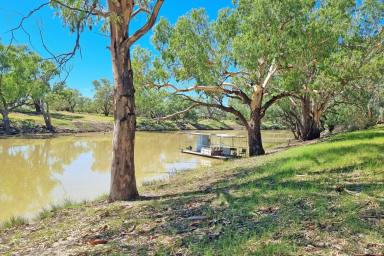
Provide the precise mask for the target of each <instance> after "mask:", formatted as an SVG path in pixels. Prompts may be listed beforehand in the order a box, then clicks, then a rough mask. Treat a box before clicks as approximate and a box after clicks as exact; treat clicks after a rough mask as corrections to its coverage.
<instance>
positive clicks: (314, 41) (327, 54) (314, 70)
mask: <svg viewBox="0 0 384 256" xmlns="http://www.w3.org/2000/svg"><path fill="white" fill-rule="evenodd" d="M382 13H383V1H381V0H377V1H376V0H374V1H363V3H362V5H360V6H357V5H356V3H355V1H350V0H337V1H335V0H327V1H319V5H318V6H317V7H316V8H314V9H313V11H312V12H311V15H310V16H309V18H308V22H307V24H306V26H305V30H303V33H304V35H305V38H306V39H305V40H304V41H303V42H302V43H300V44H299V45H300V46H301V48H300V52H301V54H300V55H298V58H296V60H295V63H294V65H296V66H298V67H301V68H300V69H299V73H298V74H299V75H298V76H297V79H296V83H297V85H298V89H297V91H296V93H295V95H294V97H291V98H290V101H289V104H286V103H284V104H283V105H282V106H283V111H284V114H283V116H284V118H285V120H287V122H288V123H290V124H291V127H292V129H293V130H294V133H295V136H296V137H298V138H299V139H302V140H311V139H316V138H319V137H320V132H321V130H322V126H323V125H322V119H323V117H324V114H325V113H326V112H327V111H328V109H330V108H332V107H333V106H334V105H335V104H338V103H340V102H345V101H346V99H348V98H349V99H350V98H351V97H349V96H350V95H351V94H353V93H355V92H356V91H359V90H360V89H361V88H360V89H359V84H360V85H361V84H362V81H363V80H365V82H367V79H368V80H372V79H376V80H377V77H380V74H382V72H383V68H382V67H383V65H382V63H383V31H382ZM381 76H382V75H381ZM363 83H364V82H363ZM370 88H372V87H370ZM363 90H369V87H368V86H367V87H365V88H364V89H363Z"/></svg>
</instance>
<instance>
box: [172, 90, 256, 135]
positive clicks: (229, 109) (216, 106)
mask: <svg viewBox="0 0 384 256" xmlns="http://www.w3.org/2000/svg"><path fill="white" fill-rule="evenodd" d="M178 95H179V96H181V97H184V98H186V99H187V100H189V101H191V102H193V103H195V104H198V105H200V106H205V107H212V108H217V109H220V110H223V111H225V112H228V113H232V114H234V115H235V116H237V117H238V118H239V119H240V121H241V122H242V123H243V124H244V126H245V127H248V126H249V125H248V122H247V119H246V118H245V117H244V116H243V114H242V113H241V112H240V111H238V110H236V109H235V108H233V107H227V106H224V105H223V104H221V103H217V104H216V103H208V102H203V101H199V100H197V99H194V98H192V97H190V96H188V95H185V94H178Z"/></svg>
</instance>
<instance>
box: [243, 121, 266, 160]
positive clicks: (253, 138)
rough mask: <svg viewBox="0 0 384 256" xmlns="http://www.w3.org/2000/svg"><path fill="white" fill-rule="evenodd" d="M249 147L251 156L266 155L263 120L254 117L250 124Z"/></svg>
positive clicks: (248, 128)
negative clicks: (262, 127) (262, 129)
mask: <svg viewBox="0 0 384 256" xmlns="http://www.w3.org/2000/svg"><path fill="white" fill-rule="evenodd" d="M247 130H248V146H249V156H258V155H264V154H265V150H264V148H263V141H262V139H261V119H260V117H258V116H257V117H253V118H252V120H251V121H250V122H249V124H248V127H247Z"/></svg>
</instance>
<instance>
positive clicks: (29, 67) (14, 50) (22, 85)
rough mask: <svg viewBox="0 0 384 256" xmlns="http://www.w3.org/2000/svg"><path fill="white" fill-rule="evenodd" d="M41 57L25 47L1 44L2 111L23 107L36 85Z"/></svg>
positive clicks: (0, 92) (0, 101) (0, 85)
mask: <svg viewBox="0 0 384 256" xmlns="http://www.w3.org/2000/svg"><path fill="white" fill-rule="evenodd" d="M39 62H40V57H39V56H37V55H36V54H34V53H32V52H30V51H29V50H28V49H27V48H26V47H25V46H8V47H7V46H4V45H2V44H0V99H1V100H0V110H1V112H4V111H6V112H8V111H11V110H13V109H15V108H17V107H19V106H21V105H23V104H24V103H25V102H26V101H27V99H28V97H30V96H31V94H32V92H33V91H34V89H35V86H36V84H35V83H33V81H34V77H35V76H36V75H37V73H38V67H39Z"/></svg>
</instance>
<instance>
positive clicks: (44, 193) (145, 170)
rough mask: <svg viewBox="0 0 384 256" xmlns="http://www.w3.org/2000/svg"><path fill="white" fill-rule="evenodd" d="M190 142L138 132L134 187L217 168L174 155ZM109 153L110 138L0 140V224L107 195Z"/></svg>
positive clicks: (182, 137) (205, 161)
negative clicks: (68, 201) (65, 202)
mask: <svg viewBox="0 0 384 256" xmlns="http://www.w3.org/2000/svg"><path fill="white" fill-rule="evenodd" d="M194 139H195V138H194V137H193V136H188V135H186V134H183V133H177V132H171V133H153V132H138V133H137V135H136V146H135V153H136V154H135V157H136V179H137V183H138V185H139V186H140V185H141V184H143V182H145V181H148V180H152V179H159V178H166V177H168V176H169V174H170V173H171V172H173V171H180V170H185V169H191V168H196V167H198V166H202V165H204V166H206V165H212V164H213V163H220V161H217V160H213V159H207V158H201V157H196V156H192V155H186V154H182V153H180V150H179V149H180V146H182V145H183V146H185V145H186V144H188V143H189V144H191V145H192V144H193V143H194ZM111 152H112V136H111V134H86V135H81V136H59V137H56V138H50V139H20V138H9V139H1V140H0V163H1V165H0V207H1V210H0V221H4V220H6V219H9V218H10V217H12V216H24V217H31V216H33V215H34V214H36V213H37V212H39V211H40V210H42V209H43V208H47V207H49V206H50V205H51V204H56V203H60V202H62V201H63V200H64V199H71V200H74V201H81V200H84V199H87V200H91V199H94V198H96V197H97V196H99V195H101V194H104V193H107V192H108V190H109V182H110V173H109V171H110V162H111V158H112V156H111Z"/></svg>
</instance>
